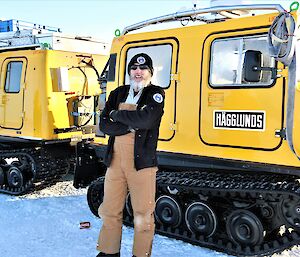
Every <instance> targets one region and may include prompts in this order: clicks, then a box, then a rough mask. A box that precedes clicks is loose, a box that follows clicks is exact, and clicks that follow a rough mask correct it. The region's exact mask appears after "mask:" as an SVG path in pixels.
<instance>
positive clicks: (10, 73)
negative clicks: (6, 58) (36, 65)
mask: <svg viewBox="0 0 300 257" xmlns="http://www.w3.org/2000/svg"><path fill="white" fill-rule="evenodd" d="M22 67H23V62H9V63H8V64H7V69H6V79H5V87H4V89H5V92H7V93H18V92H20V87H21V77H22Z"/></svg>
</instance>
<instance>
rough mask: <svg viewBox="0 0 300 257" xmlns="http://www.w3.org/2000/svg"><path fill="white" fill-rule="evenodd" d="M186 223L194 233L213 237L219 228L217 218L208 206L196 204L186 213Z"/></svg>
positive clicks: (191, 205) (190, 206)
mask: <svg viewBox="0 0 300 257" xmlns="http://www.w3.org/2000/svg"><path fill="white" fill-rule="evenodd" d="M185 223H186V225H187V227H188V229H189V230H190V231H191V232H192V233H196V234H201V235H204V236H208V237H209V236H212V235H213V234H214V233H215V231H216V228H217V217H216V214H215V213H214V211H213V210H212V209H211V208H209V206H208V205H206V204H205V203H201V202H194V203H192V204H190V205H189V207H188V208H187V210H186V212H185Z"/></svg>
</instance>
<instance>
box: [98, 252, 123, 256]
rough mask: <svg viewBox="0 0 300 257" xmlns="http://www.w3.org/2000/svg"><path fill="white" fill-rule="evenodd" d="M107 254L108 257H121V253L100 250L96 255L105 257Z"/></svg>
mask: <svg viewBox="0 0 300 257" xmlns="http://www.w3.org/2000/svg"><path fill="white" fill-rule="evenodd" d="M105 256H107V257H120V253H111V254H109V253H102V252H100V253H99V254H98V255H97V256H96V257H105Z"/></svg>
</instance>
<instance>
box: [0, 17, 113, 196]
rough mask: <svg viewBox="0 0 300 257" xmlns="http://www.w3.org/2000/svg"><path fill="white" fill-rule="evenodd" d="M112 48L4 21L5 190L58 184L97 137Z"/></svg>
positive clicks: (1, 144) (1, 157) (0, 111)
mask: <svg viewBox="0 0 300 257" xmlns="http://www.w3.org/2000/svg"><path fill="white" fill-rule="evenodd" d="M108 47H109V45H108V44H107V43H105V42H102V41H99V40H94V39H92V38H80V37H74V36H69V35H66V34H63V33H61V32H60V30H59V29H58V28H53V27H48V26H42V25H38V24H32V23H28V22H23V21H17V20H8V21H0V69H1V73H0V192H1V193H8V194H13V195H19V194H24V193H26V192H28V191H29V190H34V189H37V188H42V187H45V186H46V185H49V184H52V183H55V182H56V181H58V180H59V179H60V178H61V177H62V176H63V175H64V174H66V173H67V172H68V171H69V170H70V167H72V166H73V167H74V164H73V163H74V160H75V158H74V156H75V145H76V143H77V142H78V141H82V140H88V139H90V138H93V137H94V135H95V124H96V115H95V114H96V113H97V109H98V104H99V93H100V87H99V83H98V82H99V77H100V75H99V73H98V71H97V69H98V70H102V69H103V68H104V65H105V63H106V62H107V59H108V53H109V49H108Z"/></svg>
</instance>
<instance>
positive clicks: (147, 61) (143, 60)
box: [127, 53, 153, 75]
mask: <svg viewBox="0 0 300 257" xmlns="http://www.w3.org/2000/svg"><path fill="white" fill-rule="evenodd" d="M134 64H138V65H147V66H148V67H149V70H150V73H151V75H153V62H152V59H151V57H150V56H149V55H147V54H145V53H140V54H136V55H135V56H133V57H132V58H131V60H130V62H129V63H128V67H127V71H128V74H129V73H130V68H131V66H132V65H134Z"/></svg>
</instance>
